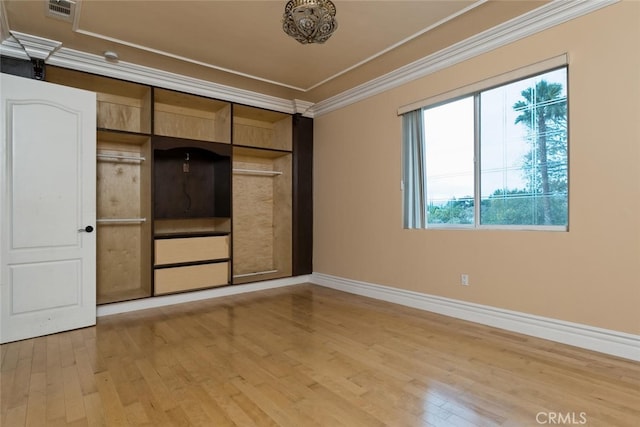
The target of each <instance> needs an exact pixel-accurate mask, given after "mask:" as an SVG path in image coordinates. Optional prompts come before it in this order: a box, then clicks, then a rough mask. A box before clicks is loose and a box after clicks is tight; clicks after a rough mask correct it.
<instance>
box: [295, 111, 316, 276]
mask: <svg viewBox="0 0 640 427" xmlns="http://www.w3.org/2000/svg"><path fill="white" fill-rule="evenodd" d="M292 208H293V227H292V228H293V229H292V236H291V237H292V248H293V254H292V256H293V260H292V261H293V262H292V270H293V275H294V276H300V275H304V274H311V273H312V272H313V119H311V118H309V117H303V116H302V115H300V114H295V115H294V116H293V200H292Z"/></svg>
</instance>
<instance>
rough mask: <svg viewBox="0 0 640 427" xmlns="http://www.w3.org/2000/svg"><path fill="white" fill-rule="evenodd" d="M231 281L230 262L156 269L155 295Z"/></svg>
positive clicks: (218, 284) (224, 283)
mask: <svg viewBox="0 0 640 427" xmlns="http://www.w3.org/2000/svg"><path fill="white" fill-rule="evenodd" d="M228 283H229V263H228V262H218V263H215V264H201V265H189V266H185V267H173V268H160V269H156V270H155V292H154V294H155V295H162V294H167V293H171V292H181V291H188V290H191V289H199V288H209V287H213V286H222V285H226V284H228Z"/></svg>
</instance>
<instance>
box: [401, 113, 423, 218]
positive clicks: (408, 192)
mask: <svg viewBox="0 0 640 427" xmlns="http://www.w3.org/2000/svg"><path fill="white" fill-rule="evenodd" d="M425 174H426V161H425V145H424V124H423V114H422V110H421V109H419V110H413V111H409V112H407V113H405V114H403V115H402V175H403V176H402V183H403V189H404V192H403V198H404V200H403V207H404V228H425V227H426V225H427V214H426V209H427V189H426V185H425Z"/></svg>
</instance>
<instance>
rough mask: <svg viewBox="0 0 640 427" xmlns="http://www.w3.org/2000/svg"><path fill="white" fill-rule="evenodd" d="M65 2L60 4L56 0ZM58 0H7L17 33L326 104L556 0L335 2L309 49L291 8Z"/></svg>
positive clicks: (8, 19) (280, 4) (8, 23)
mask: <svg viewBox="0 0 640 427" xmlns="http://www.w3.org/2000/svg"><path fill="white" fill-rule="evenodd" d="M53 1H55V0H53ZM48 2H49V0H31V1H24V0H2V3H3V8H2V9H3V14H4V15H5V16H4V17H3V20H2V21H3V22H4V26H5V27H8V30H9V31H7V28H4V29H3V31H2V34H3V38H7V37H9V36H10V34H11V32H19V33H25V34H29V35H33V36H38V37H43V38H47V39H51V40H55V41H58V42H61V44H62V45H61V46H62V47H64V48H68V49H73V50H77V51H81V52H85V53H89V54H96V55H102V54H103V53H104V52H105V51H107V50H110V51H114V52H116V53H117V54H118V56H119V61H120V62H122V63H132V64H137V65H143V66H148V67H152V68H157V69H162V70H165V71H169V72H173V73H177V74H181V75H186V76H190V77H195V78H198V79H202V80H207V81H212V82H216V83H219V84H222V85H229V86H232V87H235V88H240V89H247V90H251V91H256V92H259V93H263V94H266V95H272V96H277V97H282V98H285V99H301V100H305V101H309V102H318V101H321V100H324V99H327V98H329V97H331V96H334V95H336V94H339V93H341V92H343V91H345V90H347V89H350V88H352V87H354V86H357V85H360V84H364V83H366V82H368V81H370V80H372V79H375V78H377V77H379V76H382V75H384V74H386V73H389V72H391V71H393V70H395V69H398V68H400V67H402V66H404V65H406V64H409V63H411V62H413V61H416V60H419V59H420V58H423V57H425V56H427V55H430V54H432V53H434V52H437V51H440V50H442V49H444V48H447V47H449V46H451V45H453V44H455V43H457V42H460V41H462V40H464V39H467V38H469V37H471V36H474V35H476V34H478V33H480V32H482V31H485V30H488V29H490V28H492V27H495V26H496V25H499V24H502V23H504V22H506V21H508V20H510V19H513V18H516V17H518V16H520V15H522V14H524V13H526V12H529V11H531V10H533V9H535V8H538V7H540V6H542V5H544V4H545V3H547V2H548V0H539V1H529V0H511V1H501V0H495V1H494V0H491V1H487V0H479V1H478V0H444V1H435V0H423V1H340V0H335V1H334V3H335V5H336V8H337V15H336V19H337V21H338V30H337V31H336V33H335V34H334V35H333V36H332V37H331V38H330V39H329V40H328V41H327V42H326V43H325V44H313V45H302V44H299V43H298V42H297V41H295V40H294V39H293V38H291V37H289V36H287V35H286V34H285V33H284V32H283V31H282V14H283V10H284V6H285V4H286V1H284V0H282V1H214V0H208V1H188V0H184V1H180V0H155V1H140V0H132V1H118V0H110V1H105V0H78V1H77V2H76V3H77V4H76V10H75V16H74V19H73V20H71V21H65V20H61V19H57V18H53V17H51V16H47V13H46V12H47V7H48V6H47V4H48Z"/></svg>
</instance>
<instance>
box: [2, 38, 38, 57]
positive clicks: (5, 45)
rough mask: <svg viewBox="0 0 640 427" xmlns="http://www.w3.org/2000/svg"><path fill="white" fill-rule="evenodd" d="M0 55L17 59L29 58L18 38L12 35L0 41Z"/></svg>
mask: <svg viewBox="0 0 640 427" xmlns="http://www.w3.org/2000/svg"><path fill="white" fill-rule="evenodd" d="M0 55H2V56H9V57H11V58H18V59H26V60H29V59H31V58H29V55H27V52H25V50H24V48H23V47H22V45H21V44H20V43H18V40H16V39H15V38H14V37H13V36H10V37H9V38H7V39H5V40H3V41H2V44H0Z"/></svg>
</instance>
